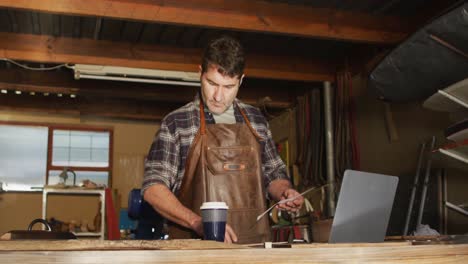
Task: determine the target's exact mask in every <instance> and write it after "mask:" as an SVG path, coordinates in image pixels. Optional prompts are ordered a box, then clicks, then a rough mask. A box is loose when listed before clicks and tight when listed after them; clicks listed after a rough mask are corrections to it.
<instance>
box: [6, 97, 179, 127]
mask: <svg viewBox="0 0 468 264" xmlns="http://www.w3.org/2000/svg"><path fill="white" fill-rule="evenodd" d="M173 109H174V107H168V106H166V107H161V106H159V107H154V105H153V104H152V103H148V102H136V101H135V102H128V101H125V102H122V101H119V100H99V101H93V100H86V99H83V98H66V97H61V98H59V97H56V96H47V97H44V96H29V95H25V94H21V95H16V94H0V110H6V111H19V112H33V113H45V114H62V115H68V116H97V117H107V118H119V119H131V120H142V121H160V120H161V119H162V118H163V117H164V116H165V115H166V114H168V113H169V112H170V111H172V110H173Z"/></svg>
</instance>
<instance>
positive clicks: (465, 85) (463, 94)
mask: <svg viewBox="0 0 468 264" xmlns="http://www.w3.org/2000/svg"><path fill="white" fill-rule="evenodd" d="M423 106H424V107H425V108H428V109H431V110H435V111H442V112H452V113H453V112H461V111H467V110H468V78H467V79H464V80H462V81H460V82H457V83H455V84H452V85H450V86H449V87H447V88H445V89H443V90H439V91H437V93H435V94H433V95H432V96H431V97H429V98H428V99H427V100H426V101H425V102H424V104H423Z"/></svg>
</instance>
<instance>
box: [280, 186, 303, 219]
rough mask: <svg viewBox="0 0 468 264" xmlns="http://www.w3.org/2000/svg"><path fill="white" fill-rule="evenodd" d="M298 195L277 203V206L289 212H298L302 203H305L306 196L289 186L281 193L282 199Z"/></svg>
mask: <svg viewBox="0 0 468 264" xmlns="http://www.w3.org/2000/svg"><path fill="white" fill-rule="evenodd" d="M293 197H296V198H295V199H294V200H292V201H289V202H286V203H281V204H278V205H277V208H278V209H280V210H286V211H288V212H294V213H295V212H297V211H299V209H301V206H302V204H303V203H304V197H302V195H300V194H299V193H298V192H297V191H296V190H294V189H291V188H288V189H286V190H285V191H284V192H283V193H282V194H281V200H280V201H282V200H285V199H289V198H293Z"/></svg>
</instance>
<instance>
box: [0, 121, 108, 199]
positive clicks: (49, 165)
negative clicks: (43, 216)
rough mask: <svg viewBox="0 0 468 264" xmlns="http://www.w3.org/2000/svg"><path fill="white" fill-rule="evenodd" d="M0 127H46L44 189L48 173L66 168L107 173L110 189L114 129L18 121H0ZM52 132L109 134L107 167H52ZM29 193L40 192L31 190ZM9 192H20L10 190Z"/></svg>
mask: <svg viewBox="0 0 468 264" xmlns="http://www.w3.org/2000/svg"><path fill="white" fill-rule="evenodd" d="M0 124H1V125H12V126H40V127H47V130H48V131H47V133H48V136H47V164H46V171H45V173H44V175H45V176H44V177H45V181H44V187H45V186H47V185H48V184H49V173H50V171H56V170H60V171H61V170H63V169H64V168H68V169H70V170H73V171H100V172H108V187H109V188H112V175H113V173H112V172H113V157H114V128H113V127H111V126H93V125H74V124H53V123H43V122H37V123H36V122H19V121H0ZM54 130H72V131H84V132H109V164H108V166H107V167H76V166H54V165H52V155H53V137H54ZM31 191H42V190H35V189H31ZM9 192H20V191H16V190H11V191H9Z"/></svg>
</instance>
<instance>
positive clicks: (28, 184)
mask: <svg viewBox="0 0 468 264" xmlns="http://www.w3.org/2000/svg"><path fill="white" fill-rule="evenodd" d="M111 142H112V131H111V130H110V129H99V128H81V127H80V128H70V127H54V126H34V125H28V124H25V125H22V124H21V125H16V124H15V125H12V124H0V184H1V185H0V186H2V187H3V189H5V190H7V191H34V190H40V189H41V188H42V187H43V186H44V185H47V184H48V185H54V184H58V183H65V184H66V185H73V184H75V185H78V184H80V183H81V182H82V181H83V180H91V181H93V182H95V183H97V184H100V185H106V186H109V185H110V175H111V162H110V161H111V152H112V148H111ZM64 171H65V175H67V176H68V177H67V178H68V179H67V180H66V181H64V178H63V177H60V174H61V173H62V172H64ZM62 175H63V173H62Z"/></svg>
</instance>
